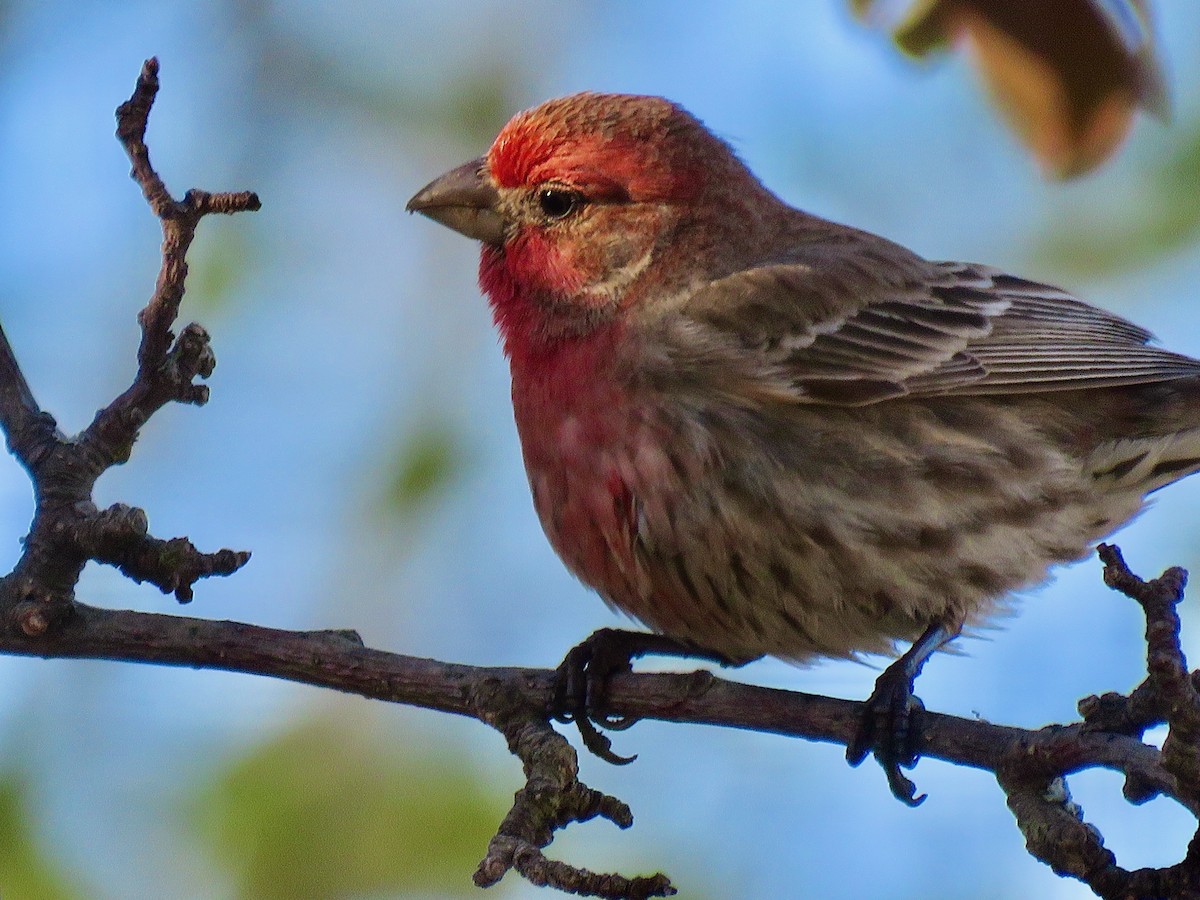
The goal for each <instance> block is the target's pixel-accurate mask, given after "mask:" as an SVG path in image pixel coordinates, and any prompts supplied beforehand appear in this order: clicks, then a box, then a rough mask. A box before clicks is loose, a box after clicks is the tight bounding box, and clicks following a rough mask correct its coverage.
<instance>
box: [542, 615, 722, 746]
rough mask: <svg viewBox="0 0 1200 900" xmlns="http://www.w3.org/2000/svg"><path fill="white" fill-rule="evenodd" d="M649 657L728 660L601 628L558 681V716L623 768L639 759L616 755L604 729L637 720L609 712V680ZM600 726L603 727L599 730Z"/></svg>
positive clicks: (576, 650) (669, 641) (574, 651)
mask: <svg viewBox="0 0 1200 900" xmlns="http://www.w3.org/2000/svg"><path fill="white" fill-rule="evenodd" d="M648 653H654V654H659V655H663V656H684V657H686V656H702V657H705V658H708V659H712V660H714V661H716V662H720V663H722V664H723V665H728V664H730V661H729V660H727V659H725V658H724V657H722V656H720V655H719V654H714V653H711V652H709V651H705V650H703V649H700V648H697V647H694V646H692V645H690V644H687V643H684V642H683V641H677V640H675V639H674V638H670V637H667V636H666V635H662V634H648V633H646V632H644V631H621V630H619V629H616V628H601V629H600V630H599V631H596V632H594V633H593V634H592V635H591V636H590V637H588V638H587V639H586V640H584V641H583V642H582V643H580V644H577V645H576V646H574V647H572V648H571V650H570V652H568V653H567V655H566V657H565V658H564V659H563V661H562V662H561V663H560V664H559V666H558V670H557V673H556V678H555V689H554V718H555V719H556V720H557V721H559V722H574V723H575V727H576V728H578V729H579V736H580V738H582V740H583V745H584V746H585V747H587V749H588V750H590V751H591V752H592V753H593V754H595V755H596V756H598V757H600V758H601V759H603V760H604V761H605V762H610V763H612V764H613V765H617V766H623V765H627V764H628V763H631V762H633V761H634V760H635V759H637V756H636V755H635V756H620V755H618V754H616V753H614V752H613V750H612V741H611V740H609V739H608V737H607V736H606V735H605V734H603V733H602V732H601V731H600V728H606V729H608V730H610V731H624V730H625V729H626V728H629V727H631V726H633V725H634V724H635V723H636V722H637V721H638V720H637V717H636V716H615V715H612V714H610V713H608V712H607V711H606V710H605V706H606V700H607V697H606V695H607V692H608V679H609V678H610V677H611V676H613V675H616V674H619V673H621V672H628V671H630V670H631V668H632V666H631V663H632V662H633V660H635V659H637V658H638V657H641V656H645V655H646V654H648ZM597 726H599V727H597Z"/></svg>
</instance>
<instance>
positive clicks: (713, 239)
mask: <svg viewBox="0 0 1200 900" xmlns="http://www.w3.org/2000/svg"><path fill="white" fill-rule="evenodd" d="M760 193H761V194H765V193H766V192H765V190H764V189H763V188H762V187H761V186H760V185H759V183H758V182H757V180H756V179H754V177H753V176H752V175H751V174H750V173H749V171H748V170H747V169H746V168H745V166H743V165H742V163H741V162H740V161H739V160H738V159H737V157H736V156H735V155H734V153H733V152H732V150H730V148H729V147H728V145H727V144H725V143H724V142H723V141H722V140H720V139H719V138H717V137H715V136H714V135H713V134H712V133H710V132H709V131H708V130H707V129H706V128H705V127H704V125H703V124H701V123H700V121H699V120H697V119H696V118H695V117H694V116H692V115H691V114H690V113H688V112H687V111H685V110H684V109H682V108H680V107H679V106H677V105H675V104H673V103H671V102H669V101H667V100H664V99H662V98H660V97H643V96H632V95H624V94H593V93H585V94H575V95H572V96H569V97H563V98H560V99H557V100H550V101H548V102H546V103H543V104H542V105H541V106H538V107H535V108H533V109H531V110H528V111H526V112H523V113H520V114H518V115H517V116H515V117H514V118H513V119H512V120H511V121H509V123H508V124H507V125H505V126H504V128H503V129H502V130H501V132H500V134H499V136H498V137H497V138H496V140H495V142H494V143H493V144H492V147H491V149H490V150H489V151H488V152H487V154H486V155H485V156H483V157H481V158H479V159H477V160H473V161H471V162H469V163H467V164H465V165H463V166H460V167H458V168H456V169H453V170H451V171H450V172H448V173H446V174H445V175H443V176H442V177H441V178H438V179H436V180H435V181H433V182H431V183H430V184H429V185H427V186H426V187H424V188H423V189H422V190H421V191H420V192H418V193H417V195H416V196H414V197H413V198H412V200H410V201H409V203H408V209H409V210H410V211H414V212H420V213H422V214H424V215H426V216H429V217H430V218H431V219H434V220H435V221H438V222H441V223H442V224H443V225H446V226H448V227H450V228H453V229H454V230H456V231H459V232H461V233H462V234H464V235H466V236H467V237H472V238H475V239H477V240H479V241H481V242H483V253H482V258H481V263H480V284H481V286H482V287H483V289H484V291H485V292H486V293H487V294H488V296H489V298H490V300H491V303H492V306H493V311H494V313H495V315H496V319H497V322H498V323H499V325H500V328H501V330H502V332H503V333H504V337H505V340H506V345H507V346H508V349H509V351H510V352H513V351H514V350H515V349H518V346H515V345H519V344H521V343H528V342H536V341H540V340H549V341H555V340H560V339H562V338H563V337H566V336H570V335H580V334H587V333H590V332H592V331H594V330H595V329H596V328H599V327H601V326H603V325H605V324H608V323H611V322H613V321H615V320H616V319H618V318H619V317H620V316H621V315H622V313H623V312H624V311H626V310H628V309H630V308H632V307H636V306H638V305H639V304H644V303H646V302H648V298H652V297H661V296H664V295H668V294H673V293H678V292H679V291H681V290H684V289H685V288H686V287H687V286H688V283H687V282H688V281H689V280H695V279H696V278H697V277H700V276H703V275H704V272H705V268H706V260H709V259H711V258H712V257H713V254H714V253H716V254H718V255H719V254H720V248H719V247H716V246H714V244H719V243H720V242H721V240H722V236H723V235H724V234H725V233H726V232H730V231H733V230H735V229H737V228H739V227H741V228H744V227H745V225H746V223H745V222H744V221H743V222H728V221H727V222H725V224H724V225H723V226H721V225H714V223H712V222H709V221H708V220H709V219H711V218H717V219H720V218H721V216H720V207H721V205H722V199H723V198H735V199H736V202H738V203H739V204H741V203H744V202H750V201H752V200H753V199H756V198H757V197H758V195H759V194H760ZM768 196H769V195H768ZM725 218H726V219H728V218H729V217H725ZM733 218H735V219H738V218H741V217H739V216H735V217H733Z"/></svg>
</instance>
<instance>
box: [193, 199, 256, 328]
mask: <svg viewBox="0 0 1200 900" xmlns="http://www.w3.org/2000/svg"><path fill="white" fill-rule="evenodd" d="M221 224H222V227H221V228H210V229H208V230H207V231H206V232H205V234H204V235H203V236H202V239H200V240H198V241H196V243H195V245H194V246H193V248H192V252H191V254H190V255H189V258H188V280H187V291H188V294H187V297H188V299H187V303H188V307H189V308H190V309H193V310H197V309H198V310H203V311H204V312H205V313H208V314H212V313H216V312H222V311H224V310H225V309H227V308H228V306H229V304H230V300H231V298H232V297H233V295H234V292H235V290H236V288H237V286H238V285H239V284H241V282H242V278H243V276H244V274H245V272H246V271H247V268H248V266H249V264H250V262H251V260H253V259H254V258H255V257H256V256H257V255H258V254H257V252H256V251H255V249H254V248H252V247H250V246H249V233H250V232H249V230H248V229H246V228H238V227H236V226H235V225H233V224H232V223H225V222H222V223H221Z"/></svg>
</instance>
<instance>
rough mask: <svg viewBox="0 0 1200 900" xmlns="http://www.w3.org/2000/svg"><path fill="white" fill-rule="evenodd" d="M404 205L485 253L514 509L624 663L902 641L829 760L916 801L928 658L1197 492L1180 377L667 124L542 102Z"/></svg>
mask: <svg viewBox="0 0 1200 900" xmlns="http://www.w3.org/2000/svg"><path fill="white" fill-rule="evenodd" d="M409 209H410V210H414V211H417V212H421V213H423V214H425V215H427V216H429V217H430V218H432V219H435V220H436V221H439V222H441V223H443V224H445V225H447V226H449V227H451V228H453V229H455V230H457V231H459V232H461V233H463V234H464V235H466V236H468V237H472V238H475V239H477V240H479V241H482V243H483V249H482V257H481V261H480V269H479V280H480V284H481V286H482V288H483V291H484V292H485V293H486V294H487V296H488V300H489V302H490V304H491V308H492V312H493V315H494V317H495V320H496V323H497V325H498V327H499V330H500V333H501V335H502V337H503V342H504V350H505V352H506V354H507V356H508V358H509V362H510V364H511V369H512V396H513V408H514V413H515V418H516V424H517V429H518V431H519V433H520V436H521V445H522V449H523V453H524V458H525V467H526V470H527V472H528V475H529V483H530V487H531V489H532V492H533V502H534V506H535V508H536V510H537V513H538V516H539V517H540V519H541V522H542V526H543V527H544V529H545V531H546V535H547V536H548V537H549V539H550V543H551V544H552V545H553V546H554V549H555V550H556V551H557V552H558V554H559V556H561V557H562V559H563V561H564V562H565V563H566V564H567V566H568V567H569V568H570V569H571V571H572V572H574V573H575V574H576V575H577V576H578V577H579V578H580V579H582V580H583V581H584V582H586V583H587V584H589V585H591V586H592V587H593V588H595V589H596V590H597V591H598V592H599V593H600V595H601V597H603V598H604V599H605V600H606V601H607V602H608V603H609V604H610V605H611V606H614V607H616V608H618V609H620V610H622V611H624V612H626V613H628V614H630V615H631V616H633V617H635V618H636V619H638V620H640V621H641V622H643V623H645V624H646V625H648V626H649V627H650V628H651V629H653V631H654V632H655V633H656V636H647V638H646V641H645V642H644V644H641V645H638V644H637V642H636V640H635V641H634V642H633V644H631V646H634V649H633V650H632V651H631V653H633V654H636V653H637V652H641V650H643V649H646V648H651V649H666V650H670V649H672V648H674V649H675V650H678V651H680V652H691V651H695V652H698V653H705V654H708V655H711V656H714V657H716V658H719V659H721V660H723V661H725V662H729V663H742V662H746V661H749V660H751V659H755V658H757V657H760V656H763V655H771V656H776V657H780V658H783V659H787V660H794V661H799V662H803V661H807V660H812V659H814V658H817V657H856V656H859V655H860V654H894V652H895V649H896V645H897V642H910V641H911V642H914V643H913V644H912V646H911V647H910V649H909V650H908V651H907V652H906V653H905V654H904V655H903V656H901V657H900V659H899V660H897V661H896V662H895V663H893V664H892V665H891V666H890V667H889V668H888V669H887V671H885V672H884V674H883V675H881V676H880V678H879V681H878V682H877V683H876V689H875V693H874V694H873V695H872V698H871V700H870V701H869V703H868V707H867V708H868V715H867V716H866V717H865V719H864V727H863V731H862V734H860V737H859V739H857V740H856V741H854V742H853V743H852V745H851V748H850V751H849V755H850V756H851V757H852V761H859V760H861V758H862V757H863V756H865V755H866V753H867V752H868V748H871V749H874V750H875V753H876V756H877V757H878V758H879V759H880V761H881V762H882V763H884V765H885V768H886V769H887V770H888V774H889V779H890V781H891V784H892V787H893V791H895V792H897V795H898V796H901V797H902V799H905V800H908V801H910V802H917V801H914V800H913V796H912V795H913V787H912V785H911V783H909V782H908V781H907V779H905V778H904V777H903V776H902V775H901V774H900V772H899V766H900V765H901V764H903V765H906V766H907V765H911V764H912V763H913V762H914V761H915V755H914V754H913V753H912V752H911V750H909V749H906V747H908V743H907V742H908V741H909V739H910V737H912V736H913V735H912V734H911V733H912V732H915V731H916V729H915V728H911V729H910V728H909V724H910V723H909V722H908V721H907V719H906V715H907V714H908V712H909V711H910V708H911V707H912V706H913V703H914V698H913V697H912V681H913V678H915V676H916V674H917V673H918V672H919V670H920V668H921V666H922V665H923V663H924V662H925V660H926V658H927V657H928V656H929V655H930V654H931V653H932V652H934V650H936V649H937V648H938V647H939V646H941V645H943V644H944V643H945V642H946V641H948V640H950V639H952V638H953V637H954V636H955V635H957V634H958V633H959V632H960V631H961V630H962V629H963V628H964V627H967V628H969V627H971V626H973V625H977V624H980V623H982V622H984V621H986V620H987V619H988V618H989V616H991V615H992V614H993V613H995V612H996V611H997V610H998V609H999V608H1000V607H1002V606H1003V598H1004V597H1005V595H1006V594H1008V593H1009V592H1010V591H1012V590H1014V589H1017V588H1022V587H1027V586H1029V585H1033V584H1036V583H1038V582H1040V581H1042V580H1043V579H1044V578H1045V576H1046V572H1047V569H1048V567H1049V566H1051V565H1053V564H1055V563H1063V562H1068V561H1071V560H1076V559H1079V558H1080V557H1082V556H1083V555H1084V554H1085V553H1086V552H1087V551H1088V548H1089V547H1090V546H1091V545H1092V544H1093V543H1094V542H1095V541H1097V540H1098V539H1100V538H1101V537H1103V536H1105V535H1107V534H1109V533H1110V532H1112V531H1113V530H1114V529H1116V528H1118V527H1120V526H1121V525H1122V524H1123V523H1124V522H1126V521H1128V520H1129V519H1130V518H1131V517H1132V516H1134V515H1135V514H1136V513H1137V512H1138V511H1139V510H1140V509H1141V508H1142V505H1143V502H1144V498H1145V495H1146V494H1147V493H1149V492H1151V491H1154V490H1156V489H1158V488H1160V487H1162V486H1164V485H1166V484H1169V483H1171V482H1173V481H1175V480H1177V479H1179V478H1182V477H1184V476H1185V475H1188V474H1190V473H1192V472H1195V471H1197V470H1198V469H1200V380H1198V379H1200V362H1198V361H1196V360H1192V359H1189V358H1188V357H1185V356H1180V355H1178V354H1175V353H1171V352H1169V351H1166V350H1162V349H1159V348H1157V347H1152V346H1148V345H1147V342H1148V340H1149V339H1150V334H1149V333H1148V332H1147V331H1145V330H1143V329H1142V328H1139V327H1138V326H1137V325H1134V324H1131V323H1130V322H1127V321H1125V320H1124V319H1122V318H1119V317H1118V316H1115V315H1113V314H1111V313H1108V312H1104V311H1103V310H1100V309H1096V308H1095V307H1092V306H1089V305H1088V304H1086V303H1083V302H1082V301H1080V300H1077V299H1075V298H1074V297H1072V296H1070V295H1069V294H1067V293H1065V292H1064V291H1061V290H1058V289H1057V288H1053V287H1048V286H1046V285H1042V284H1037V283H1035V282H1032V281H1026V280H1025V279H1022V278H1017V277H1014V276H1011V275H1006V274H1004V273H1003V272H1001V271H999V270H997V269H993V268H988V267H986V266H980V265H971V264H964V263H951V262H930V261H928V260H925V259H923V258H921V257H920V256H917V255H916V254H914V253H912V252H910V251H909V250H906V249H904V248H903V247H900V246H898V245H896V244H894V243H892V242H890V241H888V240H885V239H884V238H881V237H877V236H875V235H873V234H869V233H867V232H863V231H858V230H856V229H853V228H848V227H845V226H843V225H838V224H834V223H832V222H829V221H826V220H824V219H821V218H818V217H816V216H813V215H810V214H808V213H805V212H801V211H800V210H797V209H793V208H792V207H790V206H788V205H787V204H785V203H784V202H782V201H781V200H779V199H778V198H777V197H775V196H774V195H773V194H772V193H771V192H770V191H768V190H767V189H766V188H765V187H764V186H763V185H762V184H761V183H759V181H758V180H757V179H756V178H755V177H754V175H753V174H751V172H750V171H749V170H748V169H747V168H746V167H745V165H743V164H742V162H741V161H740V160H738V158H737V157H736V156H735V155H734V153H733V151H732V150H731V149H730V147H729V146H728V145H727V144H725V143H724V142H723V141H721V140H720V139H719V138H717V137H715V136H714V135H713V134H712V133H711V132H709V131H708V130H707V129H706V128H705V127H704V125H703V124H701V123H700V122H699V121H698V120H697V119H695V118H694V117H693V116H692V115H690V114H689V113H687V112H686V111H684V110H683V109H681V108H680V107H678V106H676V105H674V104H672V103H670V102H668V101H667V100H663V99H660V98H656V97H638V96H624V95H607V94H592V93H586V94H578V95H575V96H571V97H565V98H562V99H558V100H551V101H549V102H547V103H545V104H543V105H541V106H539V107H536V108H535V109H532V110H529V111H527V112H524V113H521V114H519V115H517V116H516V117H515V118H513V119H512V120H511V121H510V122H509V123H508V124H507V125H506V126H505V127H504V129H503V130H502V131H501V132H500V135H499V137H497V138H496V141H495V143H494V144H492V147H491V149H490V150H489V151H488V153H487V155H486V156H484V157H482V158H480V159H477V160H474V161H472V162H469V163H467V164H466V165H464V166H461V167H459V168H457V169H454V170H453V171H451V172H449V173H447V174H446V175H444V176H442V177H441V178H439V179H437V180H436V181H434V182H432V183H431V184H430V185H428V186H427V187H425V188H424V189H423V190H422V191H420V192H419V193H418V194H417V195H416V196H415V197H413V199H412V200H411V201H410V202H409ZM611 634H612V633H611V632H610V633H609V636H611ZM617 634H620V632H618V633H617ZM657 636H661V637H657ZM596 650H597V647H596V646H595V645H589V649H588V650H587V651H586V652H585V653H584V656H587V655H590V654H591V653H592V652H593V651H596ZM625 661H626V662H627V661H628V657H627V658H626V660H625ZM576 712H577V713H578V714H579V715H580V716H582V717H583V718H586V715H583V714H584V713H585V710H582V709H580V710H576ZM586 712H591V713H595V712H596V710H587V711H586ZM580 724H581V727H583V725H584V722H583V721H581V723H580ZM885 732H886V733H885Z"/></svg>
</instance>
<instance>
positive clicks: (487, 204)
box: [407, 157, 504, 246]
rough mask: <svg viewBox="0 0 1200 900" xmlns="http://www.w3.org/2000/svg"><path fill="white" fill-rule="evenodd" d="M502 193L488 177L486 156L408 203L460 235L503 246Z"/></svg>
mask: <svg viewBox="0 0 1200 900" xmlns="http://www.w3.org/2000/svg"><path fill="white" fill-rule="evenodd" d="M499 204H500V194H499V193H498V192H497V191H496V188H495V187H494V186H493V185H492V182H491V179H490V178H489V177H488V174H487V168H486V165H485V160H484V158H483V157H480V158H479V159H473V160H471V161H470V162H469V163H465V164H464V165H461V166H459V167H458V168H457V169H451V170H450V171H449V172H447V173H446V174H445V175H443V176H442V177H441V178H435V179H434V180H433V181H431V182H429V184H427V185H425V187H423V188H421V190H419V191H417V193H416V194H415V195H414V196H413V198H412V199H411V200H409V201H408V206H407V209H408V211H409V212H419V213H420V214H421V215H423V216H428V217H429V218H431V219H433V221H435V222H440V223H441V224H443V225H445V226H446V227H447V228H453V229H454V230H455V231H457V232H458V233H459V234H465V235H466V236H467V237H469V238H474V239H475V240H477V241H483V242H484V243H485V244H495V245H496V246H499V245H500V244H502V243H504V219H503V217H501V215H500V213H499V211H498V210H497V207H498V206H499Z"/></svg>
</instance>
